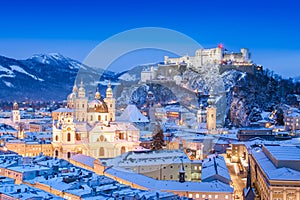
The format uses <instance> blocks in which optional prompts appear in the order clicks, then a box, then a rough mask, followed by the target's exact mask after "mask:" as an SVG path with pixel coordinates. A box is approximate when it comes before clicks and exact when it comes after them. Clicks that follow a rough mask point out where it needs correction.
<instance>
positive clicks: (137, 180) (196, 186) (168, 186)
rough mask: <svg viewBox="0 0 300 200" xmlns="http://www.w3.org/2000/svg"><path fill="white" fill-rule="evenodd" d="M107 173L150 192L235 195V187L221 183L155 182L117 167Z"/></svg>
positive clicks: (109, 169)
mask: <svg viewBox="0 0 300 200" xmlns="http://www.w3.org/2000/svg"><path fill="white" fill-rule="evenodd" d="M105 173H106V174H110V175H111V176H116V177H118V178H119V179H123V180H126V181H128V182H133V183H134V184H136V185H140V186H142V187H144V188H148V189H150V190H159V191H189V192H211V193H213V192H217V193H233V187H231V186H230V185H228V184H225V183H223V182H220V181H211V182H183V183H180V182H179V181H166V180H155V179H152V178H149V177H147V176H144V175H142V174H138V173H134V172H131V171H127V170H123V169H120V168H115V167H111V168H108V169H106V170H105Z"/></svg>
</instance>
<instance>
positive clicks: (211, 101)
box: [207, 89, 216, 106]
mask: <svg viewBox="0 0 300 200" xmlns="http://www.w3.org/2000/svg"><path fill="white" fill-rule="evenodd" d="M213 93H214V92H213V90H212V89H211V90H210V91H209V98H208V100H207V103H208V105H210V106H214V105H215V104H216V99H215V97H214V94H213Z"/></svg>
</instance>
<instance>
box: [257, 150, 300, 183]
mask: <svg viewBox="0 0 300 200" xmlns="http://www.w3.org/2000/svg"><path fill="white" fill-rule="evenodd" d="M286 149H288V148H286ZM251 152H252V156H253V157H254V158H255V160H256V161H257V162H258V164H259V165H260V167H261V168H262V170H263V171H264V173H265V174H266V175H267V176H268V177H269V179H270V180H282V181H284V180H286V181H300V172H299V171H296V170H293V169H290V168H287V167H280V168H277V167H276V166H275V165H274V164H273V162H272V161H271V160H270V159H269V158H268V156H267V155H266V154H265V153H264V152H263V151H262V150H261V148H258V147H257V148H254V149H252V151H251ZM286 155H287V156H288V153H287V154H286Z"/></svg>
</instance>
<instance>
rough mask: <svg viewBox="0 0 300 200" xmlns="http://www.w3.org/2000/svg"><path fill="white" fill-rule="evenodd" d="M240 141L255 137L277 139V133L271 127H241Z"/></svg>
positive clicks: (239, 132)
mask: <svg viewBox="0 0 300 200" xmlns="http://www.w3.org/2000/svg"><path fill="white" fill-rule="evenodd" d="M237 136H238V139H239V141H248V140H250V139H254V138H261V139H265V140H275V134H274V133H273V131H272V129H271V128H263V127H246V128H240V129H239V131H238V134H237Z"/></svg>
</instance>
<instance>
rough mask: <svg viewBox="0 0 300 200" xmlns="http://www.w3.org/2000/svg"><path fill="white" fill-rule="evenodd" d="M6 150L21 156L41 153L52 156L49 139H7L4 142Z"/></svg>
mask: <svg viewBox="0 0 300 200" xmlns="http://www.w3.org/2000/svg"><path fill="white" fill-rule="evenodd" d="M5 147H6V148H7V149H8V150H11V151H14V152H16V153H18V154H19V155H21V156H24V157H25V156H31V157H32V156H38V155H39V154H40V153H43V154H44V155H46V156H53V148H52V144H51V141H43V140H37V141H32V140H21V139H18V140H9V141H7V142H6V143H5Z"/></svg>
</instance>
